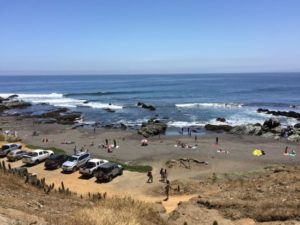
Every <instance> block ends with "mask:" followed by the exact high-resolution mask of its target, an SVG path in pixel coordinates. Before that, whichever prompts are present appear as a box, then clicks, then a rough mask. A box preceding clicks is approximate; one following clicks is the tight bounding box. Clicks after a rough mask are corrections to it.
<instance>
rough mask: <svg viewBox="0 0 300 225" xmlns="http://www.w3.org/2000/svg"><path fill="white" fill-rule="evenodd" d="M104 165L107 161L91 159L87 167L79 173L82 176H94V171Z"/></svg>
mask: <svg viewBox="0 0 300 225" xmlns="http://www.w3.org/2000/svg"><path fill="white" fill-rule="evenodd" d="M104 163H108V161H107V160H105V159H90V160H89V161H88V162H87V163H86V164H85V166H83V167H81V168H80V169H79V172H80V173H81V174H82V175H86V176H92V175H93V173H94V171H95V170H96V169H98V168H99V166H101V165H103V164H104Z"/></svg>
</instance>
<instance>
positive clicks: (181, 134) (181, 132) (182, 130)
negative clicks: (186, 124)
mask: <svg viewBox="0 0 300 225" xmlns="http://www.w3.org/2000/svg"><path fill="white" fill-rule="evenodd" d="M181 135H183V127H182V128H181Z"/></svg>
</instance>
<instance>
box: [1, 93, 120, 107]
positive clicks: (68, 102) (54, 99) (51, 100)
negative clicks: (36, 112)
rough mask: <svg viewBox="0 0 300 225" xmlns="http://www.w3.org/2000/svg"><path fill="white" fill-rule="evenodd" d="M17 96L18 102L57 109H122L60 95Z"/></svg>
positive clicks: (7, 94) (7, 95)
mask: <svg viewBox="0 0 300 225" xmlns="http://www.w3.org/2000/svg"><path fill="white" fill-rule="evenodd" d="M11 95H13V93H3V94H0V96H1V97H3V98H7V97H9V96H11ZM17 95H18V97H17V99H19V100H23V101H26V102H31V103H34V104H38V103H47V104H50V105H53V106H57V107H68V108H75V107H77V106H86V107H90V108H96V109H103V108H110V109H122V108H123V107H122V106H119V105H113V104H108V103H100V102H88V103H85V102H86V100H82V99H75V98H68V97H64V95H63V94H60V93H50V94H17Z"/></svg>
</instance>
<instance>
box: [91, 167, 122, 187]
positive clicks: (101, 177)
mask: <svg viewBox="0 0 300 225" xmlns="http://www.w3.org/2000/svg"><path fill="white" fill-rule="evenodd" d="M122 174H123V167H122V166H121V165H119V164H117V163H112V162H108V163H104V164H103V165H101V166H100V167H98V169H97V170H96V171H95V172H94V176H95V177H96V178H97V181H100V182H101V181H108V182H109V181H111V180H112V179H113V178H114V177H116V176H119V175H122Z"/></svg>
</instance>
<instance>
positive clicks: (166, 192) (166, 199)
mask: <svg viewBox="0 0 300 225" xmlns="http://www.w3.org/2000/svg"><path fill="white" fill-rule="evenodd" d="M170 190H171V184H170V181H169V180H167V185H166V186H165V194H166V198H165V199H164V201H168V200H169V194H170Z"/></svg>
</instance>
